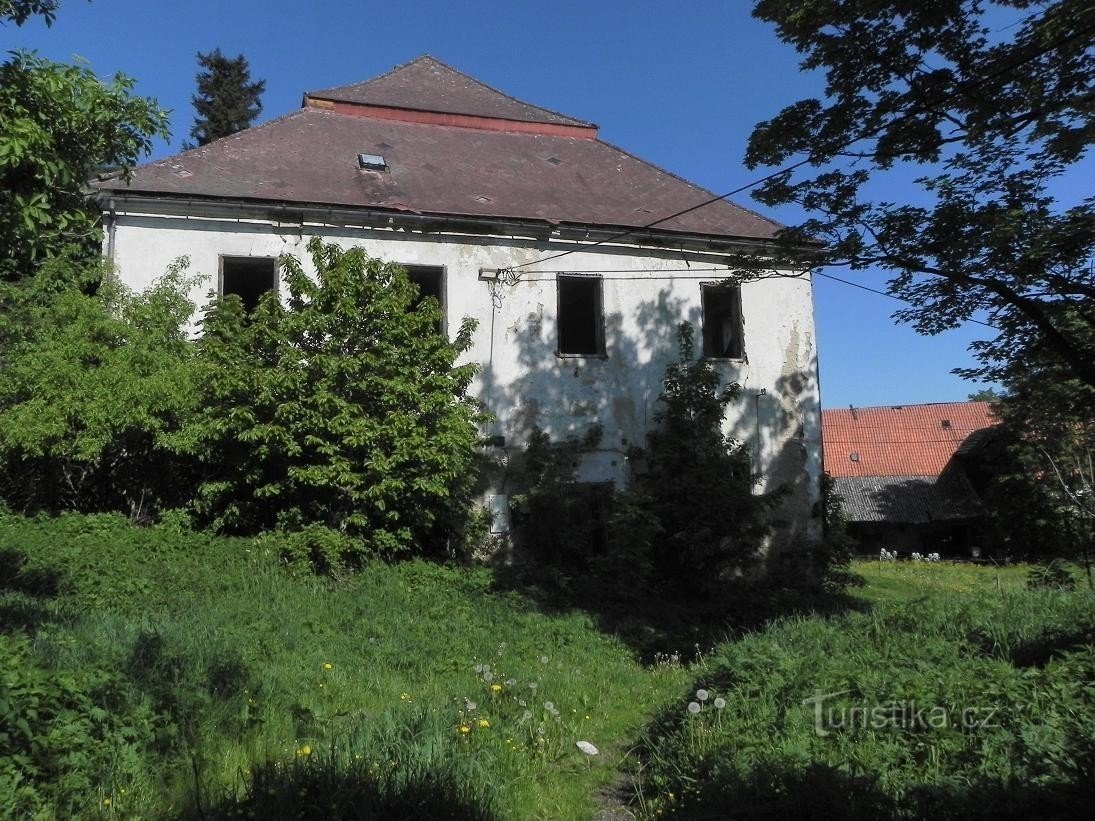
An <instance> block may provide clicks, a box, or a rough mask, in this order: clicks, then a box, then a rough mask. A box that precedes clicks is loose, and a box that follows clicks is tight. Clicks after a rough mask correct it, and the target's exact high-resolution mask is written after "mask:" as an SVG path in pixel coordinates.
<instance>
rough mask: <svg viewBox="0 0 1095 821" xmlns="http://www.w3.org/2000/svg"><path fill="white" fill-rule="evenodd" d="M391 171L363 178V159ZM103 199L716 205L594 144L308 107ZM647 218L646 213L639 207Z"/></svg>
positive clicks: (613, 220) (600, 210)
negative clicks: (134, 195)
mask: <svg viewBox="0 0 1095 821" xmlns="http://www.w3.org/2000/svg"><path fill="white" fill-rule="evenodd" d="M362 152H364V153H371V154H382V155H383V156H384V159H385V160H386V161H387V164H388V167H389V170H388V171H384V172H375V171H362V170H360V169H359V168H358V165H357V155H358V154H359V153H362ZM93 185H94V187H96V188H98V189H100V190H104V191H121V192H139V193H145V194H156V195H177V196H185V197H197V198H229V199H244V200H260V201H271V202H278V203H286V204H288V203H293V204H297V203H307V204H323V205H331V206H346V207H350V208H370V209H391V210H393V211H407V210H410V211H413V212H418V213H422V214H431V215H432V214H439V215H457V216H471V217H485V218H495V219H504V218H509V219H521V220H524V219H529V220H545V221H548V222H551V223H569V224H577V225H582V226H606V227H610V228H615V227H623V228H634V227H642V226H645V225H647V224H648V223H650V222H653V221H654V220H655V219H657V218H658V217H659V216H663V215H668V214H672V213H675V212H677V211H682V210H684V209H687V208H690V207H692V206H695V205H697V204H698V203H701V202H704V201H706V200H709V199H711V194H710V192H709V191H706V190H705V189H703V188H700V187H699V186H696V185H693V184H691V183H688V182H686V181H684V180H682V179H680V178H679V177H676V176H674V175H673V174H670V173H668V172H666V171H663V170H661V169H659V168H657V167H655V166H653V165H651V164H650V163H647V162H644V161H643V160H640V159H638V158H636V157H633V156H632V155H630V154H627V153H626V152H624V151H621V150H620V149H618V148H615V147H614V146H612V145H609V144H607V143H604V142H602V141H600V140H596V139H580V138H574V137H565V136H551V135H546V134H520V133H508V132H497V131H485V130H477V129H471V128H458V127H451V126H442V125H433V124H423V123H414V122H402V121H398V120H387V119H374V118H371V117H362V116H353V115H348V114H340V113H337V112H333V111H324V110H320V109H315V108H304V109H301V110H298V111H296V112H293V113H292V114H289V115H287V116H284V117H281V118H279V119H277V120H273V121H271V122H268V123H266V124H264V125H261V126H258V127H256V128H251V129H248V130H246V131H242V132H240V133H238V134H234V135H232V136H230V137H226V138H224V139H221V140H217V141H215V142H212V143H210V144H209V145H207V146H203V147H201V148H196V149H193V150H191V151H187V152H184V153H182V154H179V155H176V156H174V157H170V158H168V159H164V160H159V161H157V162H154V163H150V164H149V165H145V166H141V167H140V168H138V169H136V170H135V172H134V173H133V177H132V180H131V181H130V182H129V183H128V185H127V184H126V183H125V182H124V181H123V180H105V181H100V182H97V183H94V184H93ZM640 209H645V210H640ZM780 227H781V226H780V225H779V224H778V223H776V222H774V221H772V220H768V219H765V218H764V217H761V216H759V215H757V214H754V213H753V212H751V211H749V210H747V209H744V208H741V207H740V206H737V205H734V204H733V203H730V202H726V201H718V202H714V203H712V204H710V205H707V206H706V207H704V208H700V209H697V210H695V211H692V212H690V213H688V214H685V215H684V216H681V217H676V218H674V219H672V220H670V221H668V222H665V223H663V224H661V225H659V226H658V230H659V231H662V230H664V231H675V232H685V233H691V234H701V235H709V236H716V237H742V238H761V239H766V238H770V237H772V236H773V235H774V234H775V233H776V231H777V230H779V228H780Z"/></svg>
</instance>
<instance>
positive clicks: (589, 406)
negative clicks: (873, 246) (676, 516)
mask: <svg viewBox="0 0 1095 821" xmlns="http://www.w3.org/2000/svg"><path fill="white" fill-rule="evenodd" d="M519 287H520V286H518V288H519ZM498 292H499V293H500V298H501V299H502V300H505V299H518V298H519V293H520V292H519V291H510V290H508V289H506V288H505V287H504V286H498ZM684 321H687V322H689V323H691V324H692V325H693V326H694V327H695V328H696V330H697V332H699V331H700V330H701V327H702V317H701V313H700V308H699V307H698V306H697V305H694V304H687V303H686V301H685V300H684V299H682V298H680V297H677V296H674V295H673V294H672V293H671V292H670V290H668V289H664V288H663V289H661V290H659V291H658V292H657V294H656V295H655V296H654V297H653V298H652V299H649V300H644V301H641V302H639V303H638V304H637V306H636V307H635V309H634V311H633V314H632V315H630V316H624V315H623V314H622V313H620V312H614V313H610V314H606V315H605V317H604V355H603V356H598V357H561V356H558V355H556V354H555V353H554V351H555V350H556V342H557V337H556V334H557V329H556V328H555V326H554V322H551V321H548V320H545V318H544V316H543V313H542V311H541V310H537V309H536V307H535V306H532V307H531V308H530V310H529V311H528V312H527V313H526V314H525V315H524V316H523V317H522V318H521V319H520V320H519V321H518V322H515V323H513V324H511V325H509V326H508V327H502V326H498V327H496V328H495V331H494V334H495V339H494V345H493V350H494V352H495V353H494V359H495V361H494V362H487V363H484V366H483V370H482V373H481V374H480V376H479V380H478V393H479V396H480V397H481V398H482V399H483V401H484V402H485V404H486V406H487V409H488V410H490V411H491V412H493V413H495V414H496V415H497V417H498V421H497V423H496V424H495V427H494V429H493V430H492V431H491V433H492V434H494V435H499V436H502V437H504V441H505V448H504V450H502V449H496V450H495V452H494V454H493V456H494V458H493V459H492V460H488V461H489V462H490V463H492V464H493V469H492V470H490V472H489V476H488V478H487V483H488V486H489V487H490V488H491V492H493V493H497V494H503V495H509V494H512V493H514V492H518V491H519V490H520V488H518V487H516V486H515V481H514V479H515V476H516V475H519V473H520V471H519V467H520V460H521V457H522V449H523V446H524V443H525V442H527V441H528V438H529V435H530V434H531V432H532V431H533V430H534V429H535V428H537V427H539V428H540V429H542V430H544V431H546V432H547V433H548V434H549V435H550V436H551V438H552V440H553V441H556V442H561V441H563V440H565V439H566V438H567V437H575V438H579V439H580V438H582V437H583V436H585V435H586V434H587V433H588V432H589V430H590V429H591V428H593V427H594V426H595V425H597V424H600V425H601V426H602V435H601V439H600V444H599V446H598V448H597V449H596V450H594V451H593V452H591V453H587V454H586V455H585V456H584V457H583V459H582V460H581V462H580V463H579V464H578V465H577V476H578V479H579V480H580V481H584V482H615V483H616V484H617V486H622V485H623V484H625V483H627V482H628V481H630V479H631V478H632V476H633V471H634V469H636V467H637V466H635V465H632V464H631V462H630V460H629V451H630V450H631V449H633V448H635V447H640V448H641V447H644V446H645V445H646V434H647V432H648V431H649V430H650V429H651V428H652V427H653V426H654V416H655V413H656V411H657V405H658V397H659V396H660V394H661V391H662V380H663V379H664V377H665V369H666V366H667V365H668V364H670V363H671V362H674V361H676V360H677V358H678V339H677V329H678V326H679V325H680V323H681V322H684ZM487 332H488V333H489V332H490V330H489V328H488V329H487ZM698 335H700V334H699V333H698ZM700 336H702V335H700ZM800 347H802V348H803V349H805V346H801V345H800V341H799V340H798V339H797V338H796V339H793V340H792V342H791V343H790V346H789V349H788V350H787V351H785V352H783V353H784V363H785V364H784V367H783V372H782V374H781V376H779V377H778V378H777V380H776V381H775V383H774V384H772V385H771V386H769V387H768V388H767V390H765V391H764V392H763V393H760V392H759V391H758V389H756V388H751V387H750V388H745V389H743V391H742V392H741V395H740V396H739V397H738V398H737V399H736V400H734V402H733V403H732V404H731V406H730V408H729V409H728V411H729V416H730V419H729V423H728V424H729V427H728V433H729V435H730V436H732V437H734V438H735V439H737V440H739V441H741V442H743V443H744V444H745V445H746V446H747V448H748V449H749V451H750V452H751V453H752V454H753V457H754V458H753V462H754V465H755V464H756V463H757V461H758V459H759V460H763V461H765V462H767V463H768V464H769V465H770V470H769V472H768V474H767V475H765V476H764V477H763V481H762V483H761V486H760V489H762V490H764V491H766V492H767V491H772V490H775V489H776V488H777V487H782V488H784V489H785V491H784V495H783V499H782V501H781V503H780V504H779V505H778V507H777V508H776V510H775V511H774V514H773V524H774V525H775V533H776V535H775V537H774V538H773V540H772V547H773V548H774V549H773V550H772V551H771V556H772V557H773V558H774V556H775V554H776V553H778V552H779V551H780V549H781V548H793V547H795V546H800V545H804V544H805V542H806V541H808V540H810V539H816V538H817V537H818V536H819V535H820V530H819V528H820V511H819V510H818V509H817V506H816V504H815V502H816V499H817V498H818V488H817V487H813V484H814V483H815V479H814V478H812V476H811V470H810V468H811V465H810V464H809V462H810V454H809V448H810V446H811V444H812V445H813V447H814V448H815V449H817V448H818V443H817V442H816V441H815V442H813V443H810V442H809V441H807V439H806V433H807V420H809V419H811V418H818V415H819V413H820V409H819V408H818V405H817V396H816V393H815V392H814V391H812V390H811V385H812V379H811V376H810V369H812V368H813V367H814V362H815V360H814V359H813V358H810V357H808V361H805V362H803V361H802V358H803V353H802V351H800V350H799V348H800ZM746 355H748V351H746ZM715 364H716V368H717V370H718V371H719V374H720V376H721V377H722V381H723V384H728V383H730V382H739V383H741V384H743V385H746V384H748V383H749V375H750V366H749V363H748V360H745V361H740V362H739V361H732V362H731V361H726V362H718V361H717V362H716V363H715ZM510 372H512V373H514V376H512V377H511V376H510V375H509V373H510ZM815 461H816V459H815ZM815 471H816V466H815Z"/></svg>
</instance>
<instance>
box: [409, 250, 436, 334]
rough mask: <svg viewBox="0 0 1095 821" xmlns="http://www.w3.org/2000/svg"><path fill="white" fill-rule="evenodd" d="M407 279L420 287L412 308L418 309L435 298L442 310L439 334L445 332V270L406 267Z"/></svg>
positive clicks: (421, 266)
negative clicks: (428, 300)
mask: <svg viewBox="0 0 1095 821" xmlns="http://www.w3.org/2000/svg"><path fill="white" fill-rule="evenodd" d="M402 267H403V269H404V270H406V272H407V278H408V279H410V281H411V282H413V283H414V284H415V285H417V286H418V298H417V299H416V300H415V301H414V305H413V306H412V307H414V308H417V307H418V306H419V305H421V304H422V302H423V301H424V300H427V299H430V298H433V299H436V300H437V305H438V307H439V308H441V320H440V321H439V322H438V323H437V332H438V333H444V331H445V269H444V268H442V267H440V266H437V265H404V266H402Z"/></svg>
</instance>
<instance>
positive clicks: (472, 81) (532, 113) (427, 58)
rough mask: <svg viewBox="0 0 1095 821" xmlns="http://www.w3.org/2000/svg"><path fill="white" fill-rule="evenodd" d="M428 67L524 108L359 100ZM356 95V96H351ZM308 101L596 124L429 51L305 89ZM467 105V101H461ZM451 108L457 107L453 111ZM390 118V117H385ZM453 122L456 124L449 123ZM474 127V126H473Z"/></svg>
mask: <svg viewBox="0 0 1095 821" xmlns="http://www.w3.org/2000/svg"><path fill="white" fill-rule="evenodd" d="M419 65H421V66H427V67H438V68H441V69H444V70H445V71H446V72H449V73H450V74H452V75H455V76H456V77H458V78H460V79H462V80H463V81H464V82H465V83H467V84H468V85H469V87H472V88H478V89H483V90H485V91H487V92H489V93H490V94H491V95H494V96H496V97H498V98H500V99H501V100H503V101H505V102H508V103H511V104H513V105H514V106H515V107H519V108H521V109H524V110H523V111H522V112H520V114H518V113H514V112H511V113H510V115H507V114H505V113H499V112H491V113H483V111H482V110H480V111H461V110H459V109H460V107H461V104H454V107H442V106H439V105H437V104H435V105H433V106H430V105H428V104H427V105H423V104H421V103H418V104H416V103H415V102H414V101H413V100H410V101H403V102H393V101H391V100H387V101H377V100H373V101H369V100H364V99H361V96H362V94H363V92H364V91H365V89H366V88H367V87H369V86H373V87H374V88H375V87H376V86H377V85H378V84H381V83H382V82H383V81H384V80H387V79H390V78H392V77H395V76H396V75H397V74H399V73H400V72H403V71H406V70H408V69H410V68H412V67H414V66H419ZM354 97H357V98H358V99H353V98H354ZM310 100H323V101H329V102H335V103H344V104H346V105H352V106H360V107H362V108H374V107H375V108H381V109H390V110H393V111H408V112H410V111H417V112H431V113H436V114H448V115H463V116H467V117H475V118H482V119H485V120H500V121H507V122H524V123H539V124H542V125H552V126H556V127H558V126H569V127H571V128H574V129H582V130H589V131H592V132H593V135H595V134H596V131H597V128H598V126H597V125H596V124H595V123H591V122H588V121H586V120H580V119H578V118H577V117H572V116H571V115H569V114H564V113H562V112H560V111H553V110H552V109H550V108H544V107H543V106H540V105H536V104H535V103H530V102H528V101H527V100H522V99H520V98H518V97H514V96H513V95H511V94H507V93H506V92H504V91H500V90H499V89H497V88H494V87H493V86H491V85H488V84H487V83H484V82H483V81H482V80H479V79H477V78H475V77H472V76H471V75H470V74H465V73H464V72H462V71H460V70H459V69H456V68H453V67H452V66H450V65H449V64H448V63H445V62H444V61H442V60H438V59H437V58H436V57H434V56H432V55H430V54H422V55H420V56H418V57H415V58H414V59H413V60H410V61H409V62H406V63H402V64H400V65H397V66H395V67H394V68H392V69H390V70H389V71H386V72H384V73H383V74H380V75H377V76H376V77H372V78H370V79H368V80H362V81H361V82H358V83H351V84H350V85H344V86H335V87H332V88H325V89H320V90H318V91H308V92H305V94H304V105H305V106H308V104H309V101H310ZM464 105H468V104H466V103H465V104H464ZM468 107H469V108H475V107H476V106H475V105H474V104H471V105H468ZM454 108H455V109H456V110H454ZM545 115H546V116H545ZM388 118H389V119H392V117H388ZM448 124H450V125H453V124H455V123H451V122H450V123H448ZM473 127H474V126H473Z"/></svg>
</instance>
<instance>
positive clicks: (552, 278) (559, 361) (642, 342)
mask: <svg viewBox="0 0 1095 821" xmlns="http://www.w3.org/2000/svg"><path fill="white" fill-rule="evenodd" d="M685 133H687V132H685ZM95 187H96V189H97V192H96V196H97V198H98V202H99V203H100V204H101V207H102V209H103V214H104V224H105V226H106V229H107V240H106V252H107V254H108V255H109V257H110V258H111V259H112V260H113V262H114V264H115V266H116V269H117V271H118V272H119V275H120V277H121V279H122V280H123V282H125V283H126V284H127V285H129V286H131V287H134V288H141V287H145V286H147V285H148V284H150V283H151V282H152V281H153V280H154V279H155V278H156V277H158V276H160V275H162V274H163V273H164V271H165V270H166V269H167V267H168V265H169V264H170V263H171V262H172V261H173V260H176V259H177V258H179V257H182V256H187V257H188V258H189V260H190V269H189V270H190V273H191V274H202V275H205V276H206V277H207V279H206V281H205V284H203V285H199V286H197V287H196V288H195V290H194V292H193V294H192V297H193V299H194V300H195V302H196V303H197V304H199V305H200V304H202V303H203V302H205V300H206V299H207V298H208V294H209V292H210V291H214V292H219V293H222V294H224V293H236V294H239V295H240V297H241V298H242V299H243V301H244V303H245V304H253V303H254V302H255V301H256V300H257V299H258V297H259V295H260V294H261V293H263V292H264V291H266V290H269V289H278V288H279V270H278V266H277V258H278V256H279V255H281V254H292V255H294V256H296V257H297V258H298V259H301V260H302V261H303V262H304V263H305V267H306V270H307V266H308V264H309V261H308V260H307V252H306V250H305V246H306V244H307V242H308V241H309V239H311V238H312V237H316V236H318V237H321V238H323V239H324V240H325V241H328V242H335V243H338V244H340V245H343V246H347V247H348V246H361V247H363V248H364V249H365V250H366V252H367V253H368V254H370V255H371V256H373V257H377V258H380V259H383V260H389V261H393V262H397V263H400V264H402V265H404V266H405V267H406V268H407V270H408V271H409V272H410V274H411V276H412V277H413V278H414V280H415V281H416V282H417V283H418V284H419V286H420V287H421V288H422V289H423V291H424V292H427V293H429V294H432V295H434V296H436V297H437V298H438V300H439V302H440V303H441V305H442V308H443V311H444V314H445V316H446V317H447V321H446V326H447V329H449V330H455V328H456V327H457V326H458V324H459V321H460V319H461V318H462V317H464V316H470V317H473V318H475V319H476V320H478V330H477V332H476V335H475V339H474V344H473V348H472V349H471V351H470V352H469V354H468V356H470V357H471V358H472V359H474V360H475V361H477V362H478V363H480V364H481V366H482V370H481V372H480V374H479V376H478V379H477V383H476V385H475V390H476V391H477V393H478V395H479V396H480V398H481V399H482V400H483V401H484V402H485V404H486V406H487V407H488V408H489V410H490V411H491V412H492V413H493V414H495V416H496V417H497V422H496V423H495V424H496V426H495V429H493V430H490V431H486V433H488V434H489V435H491V436H492V437H493V438H492V441H493V442H494V443H496V445H497V447H498V452H499V463H500V464H503V465H504V464H505V463H506V454H509V455H515V454H516V453H518V452H519V451H520V449H521V447H522V445H523V444H524V441H525V438H526V436H527V434H528V432H529V431H530V430H531V429H532V427H533V426H539V427H541V428H543V429H544V430H546V431H547V432H548V433H550V434H551V435H552V436H553V437H565V436H568V435H571V434H574V435H581V434H583V433H584V432H585V431H586V430H588V429H589V428H590V427H591V426H593V425H595V424H599V425H600V426H601V427H602V429H603V435H602V437H601V444H600V447H599V449H598V450H597V451H595V452H592V453H590V454H588V455H587V456H586V457H584V460H583V461H582V463H581V464H580V465H579V466H578V475H579V478H580V479H581V480H583V481H588V482H604V483H607V482H612V483H617V484H619V483H623V482H626V481H627V479H628V476H629V471H630V466H629V463H628V459H627V453H628V450H629V448H630V447H631V446H632V445H641V444H642V443H643V442H644V440H645V437H646V433H647V431H648V429H649V427H650V425H652V423H653V416H654V410H655V403H656V401H657V398H658V395H659V392H660V390H661V380H662V377H663V375H664V370H665V366H666V364H667V363H668V362H669V361H671V360H672V359H674V358H675V357H676V354H677V343H676V328H677V326H678V324H679V323H680V322H681V321H684V320H687V321H690V322H692V323H693V325H694V326H695V327H696V328H697V339H702V348H703V353H704V354H705V355H706V356H707V357H709V358H710V359H711V360H712V361H714V362H716V363H717V366H718V368H719V371H720V373H721V375H722V376H723V377H724V379H725V381H726V382H738V383H740V384H741V385H742V386H743V387H744V391H743V392H742V396H741V399H740V400H739V401H738V402H737V403H736V404H735V405H734V406H733V407H731V409H730V411H729V412H728V414H727V418H726V427H727V430H728V432H730V433H731V434H732V435H733V436H735V437H736V438H738V439H740V440H742V441H744V442H746V443H748V445H749V447H750V450H751V454H752V458H753V463H754V466H755V469H756V472H757V473H759V474H760V475H761V476H762V477H763V478H762V481H761V483H760V485H759V488H760V489H766V488H772V487H775V486H777V485H785V486H787V487H789V488H790V489H791V492H790V493H789V494H788V495H787V496H786V500H787V501H786V503H785V504H784V506H783V508H782V510H781V511H780V514H779V515H780V516H781V517H782V518H781V521H782V523H783V525H784V526H785V531H786V532H788V533H789V534H790V535H792V536H796V535H801V534H803V533H806V532H810V533H813V532H816V527H817V506H816V503H817V501H818V498H819V481H820V471H821V456H820V416H819V404H818V384H817V353H816V345H815V334H814V319H813V307H812V283H811V279H810V276H809V275H808V274H804V273H802V272H797V271H792V270H778V271H773V272H772V273H773V274H775V276H771V277H768V278H763V279H759V280H757V281H749V282H745V283H744V284H742V285H740V286H739V285H732V284H726V279H727V274H728V266H732V265H733V261H734V259H735V257H736V256H737V255H740V254H742V253H748V254H762V255H763V254H765V253H767V252H769V251H770V250H771V246H770V242H771V240H772V237H773V235H774V234H775V233H776V232H777V231H778V230H779V227H780V226H779V225H778V224H776V223H774V222H772V221H770V220H768V219H766V218H764V217H761V216H759V215H757V214H755V213H753V212H751V211H749V210H747V209H745V208H743V207H740V206H738V205H735V204H733V203H731V202H728V201H725V200H721V199H718V198H715V197H714V196H713V195H712V194H711V192H709V191H707V190H704V189H702V188H700V187H698V186H696V185H693V184H691V183H689V182H687V181H685V180H683V179H681V178H679V177H677V176H675V175H673V174H672V173H669V172H667V171H664V170H662V169H660V168H657V167H656V166H654V165H651V164H650V163H647V162H644V161H643V160H641V159H638V158H637V157H635V156H633V155H631V154H629V153H627V152H626V151H625V150H623V149H621V148H617V147H616V146H614V145H611V144H609V143H607V142H604V141H602V140H600V139H598V127H597V126H596V125H593V124H591V123H589V122H585V121H583V120H580V119H576V118H574V117H570V116H567V115H565V114H560V113H557V112H554V111H549V110H546V109H544V108H540V107H538V106H535V105H532V104H530V103H526V102H522V101H521V100H517V99H515V98H513V97H510V96H508V95H506V94H504V93H502V92H500V91H497V90H495V89H493V88H491V87H489V86H487V85H485V84H483V83H481V82H479V81H477V80H475V79H473V78H471V77H469V76H467V75H464V74H462V73H460V72H458V71H456V70H455V69H453V68H451V67H449V66H447V65H445V64H443V63H441V62H439V61H437V60H435V59H433V58H431V57H428V56H426V57H419V58H418V59H416V60H413V61H412V62H410V63H407V64H405V65H402V66H399V67H397V68H395V69H394V70H392V71H390V72H388V73H387V74H384V75H382V76H379V77H376V78H375V79H372V80H368V81H366V82H361V83H356V84H353V85H346V86H341V87H337V88H329V89H324V90H321V91H310V92H308V93H306V94H305V95H304V98H303V105H302V107H301V108H300V109H299V110H296V111H293V112H292V113H290V114H287V115H285V116H283V117H280V118H277V119H274V120H272V121H270V122H267V123H265V124H263V125H260V126H257V127H255V128H251V129H248V130H246V131H243V132H240V133H238V134H235V135H233V136H230V137H226V138H224V139H221V140H217V141H215V142H212V143H210V144H209V145H206V146H204V147H200V148H195V149H193V150H190V151H185V152H183V153H181V154H178V155H176V156H173V157H170V158H168V159H164V160H159V161H156V162H153V163H150V164H147V165H145V166H142V167H140V168H138V169H136V171H135V173H134V174H133V176H132V178H131V179H130V180H128V181H125V180H123V179H121V178H109V179H103V180H100V181H99V182H97V183H96V186H95ZM697 206H702V207H697ZM674 214H679V215H678V216H672V217H671V218H669V219H665V217H669V216H671V215H674ZM508 491H509V488H507V487H506V485H505V482H504V478H503V479H502V480H500V482H499V483H498V486H497V487H496V488H495V489H494V493H495V494H496V495H498V496H501V495H503V494H505V493H507V492H508ZM494 501H495V503H497V502H498V501H499V500H497V499H496V500H494Z"/></svg>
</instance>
